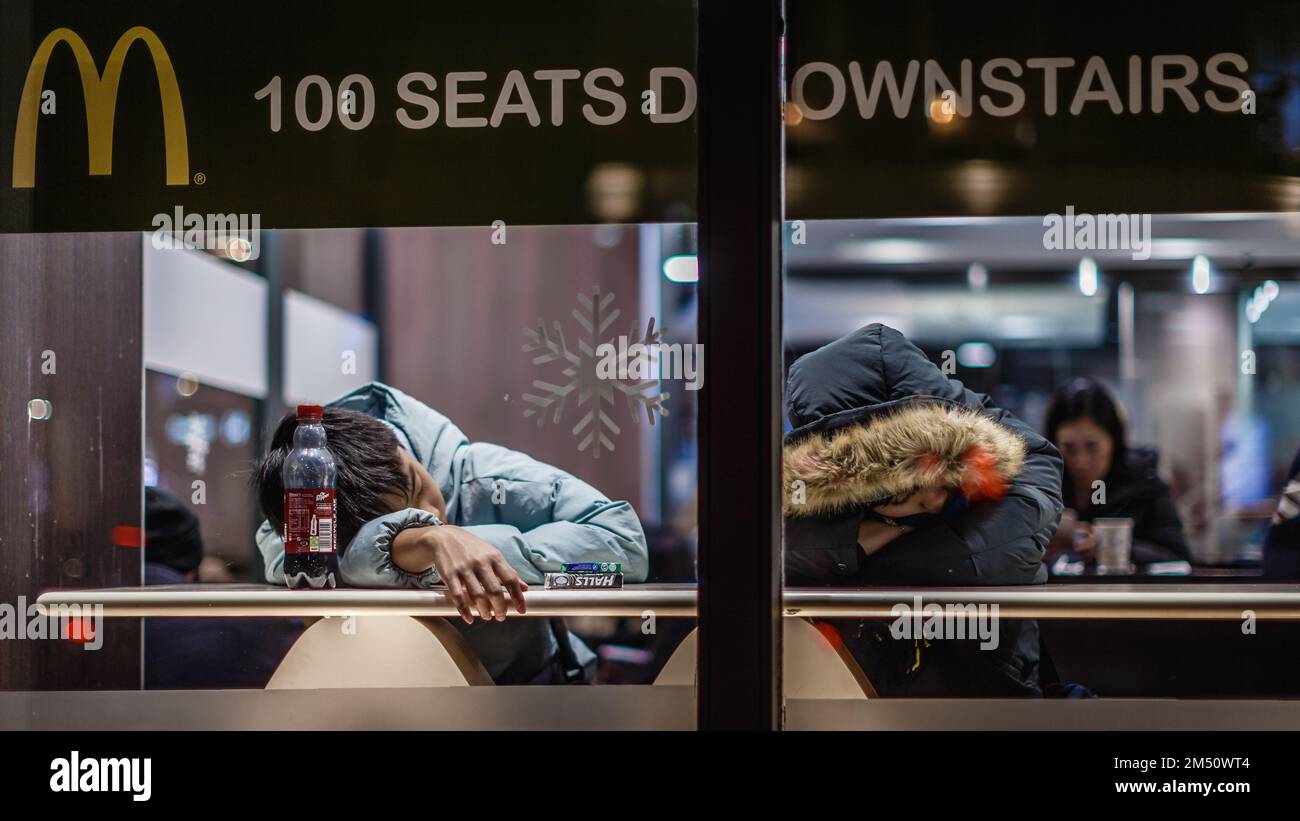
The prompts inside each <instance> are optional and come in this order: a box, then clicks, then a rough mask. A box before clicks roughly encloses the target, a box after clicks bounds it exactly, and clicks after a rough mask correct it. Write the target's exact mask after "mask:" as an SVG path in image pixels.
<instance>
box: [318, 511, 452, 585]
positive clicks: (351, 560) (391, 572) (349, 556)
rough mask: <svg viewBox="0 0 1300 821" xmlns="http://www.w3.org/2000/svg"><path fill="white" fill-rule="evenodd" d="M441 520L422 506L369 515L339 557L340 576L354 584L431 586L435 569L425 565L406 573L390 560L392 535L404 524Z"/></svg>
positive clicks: (436, 580)
mask: <svg viewBox="0 0 1300 821" xmlns="http://www.w3.org/2000/svg"><path fill="white" fill-rule="evenodd" d="M440 524H442V521H441V520H440V519H438V517H437V516H435V515H433V514H432V513H429V512H428V511H425V510H419V509H417V508H410V507H408V508H406V509H405V510H398V511H396V512H393V513H387V514H385V515H383V516H380V517H379V518H377V519H372V520H370V521H369V522H366V523H365V524H364V525H362V526H361V529H360V530H359V531H357V535H356V536H354V537H353V539H352V542H351V543H350V544H349V545H348V549H347V550H345V551H344V552H343V556H342V557H341V558H340V561H339V570H340V573H341V574H342V576H343V580H344V581H345V582H346V583H347V584H349V585H352V586H355V587H433V586H435V585H437V584H440V583H441V580H440V579H439V578H438V572H437V570H435V569H434V568H432V567H431V568H429V569H428V570H426V571H424V572H422V573H408V572H407V571H405V570H402V569H401V568H400V567H398V566H397V565H396V564H394V563H393V556H392V551H393V539H395V538H397V534H398V533H400V532H402V531H403V530H405V529H407V528H408V527H434V526H436V525H440Z"/></svg>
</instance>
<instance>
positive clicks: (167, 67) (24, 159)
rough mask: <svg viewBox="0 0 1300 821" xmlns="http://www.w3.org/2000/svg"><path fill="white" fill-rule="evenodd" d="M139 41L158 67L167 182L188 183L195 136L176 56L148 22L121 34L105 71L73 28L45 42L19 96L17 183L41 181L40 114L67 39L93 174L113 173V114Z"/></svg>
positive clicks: (27, 184)
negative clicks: (50, 70) (54, 56)
mask: <svg viewBox="0 0 1300 821" xmlns="http://www.w3.org/2000/svg"><path fill="white" fill-rule="evenodd" d="M137 41H142V42H144V44H145V45H146V46H147V47H148V48H149V53H150V55H151V56H152V57H153V65H154V72H155V73H156V74H157V75H158V93H159V95H160V96H161V98H162V110H163V141H164V144H165V146H166V152H167V184H168V185H188V184H189V181H190V149H189V139H188V137H187V136H186V133H185V111H184V109H183V108H182V106H181V92H180V86H178V85H177V83H176V72H175V71H174V70H173V69H172V60H171V57H170V56H168V54H167V50H166V49H165V48H163V45H162V42H161V41H160V40H159V39H158V35H156V34H154V33H153V32H152V31H150V30H149V29H147V28H145V27H144V26H135V27H134V28H131V29H128V30H127V31H126V33H125V34H123V35H122V36H121V37H119V38H118V40H117V43H116V45H114V46H113V50H112V52H110V53H109V55H108V62H107V63H105V64H104V73H103V75H100V73H99V69H97V68H96V67H95V58H94V57H92V56H91V54H90V49H89V48H87V47H86V43H85V41H84V40H82V39H81V37H79V36H78V35H77V33H76V32H74V31H73V30H72V29H67V28H57V29H55V30H54V31H52V32H50V33H49V35H47V36H46V38H45V39H44V40H43V41H41V45H40V47H39V48H37V49H36V54H35V55H34V56H33V57H32V62H31V65H30V66H29V67H28V69H27V80H26V82H24V83H23V94H22V97H21V98H20V99H19V101H18V127H17V129H16V131H15V133H14V171H13V176H14V183H13V187H14V188H33V187H35V185H36V124H37V120H38V119H39V117H40V101H41V84H42V83H43V82H44V80H45V69H46V66H48V65H49V62H50V54H51V52H53V51H54V49H55V47H56V46H58V45H59V43H66V44H67V45H68V48H70V49H71V50H72V54H73V56H74V57H75V58H76V60H77V71H78V72H79V73H80V74H81V90H82V94H83V95H84V97H85V100H86V131H87V134H86V142H87V145H88V147H89V151H90V173H91V175H92V176H105V175H110V174H112V173H113V119H114V115H115V114H116V113H117V88H118V85H119V83H120V82H121V79H122V63H123V61H125V59H126V53H127V52H128V51H130V49H131V46H133V45H135V43H136V42H137Z"/></svg>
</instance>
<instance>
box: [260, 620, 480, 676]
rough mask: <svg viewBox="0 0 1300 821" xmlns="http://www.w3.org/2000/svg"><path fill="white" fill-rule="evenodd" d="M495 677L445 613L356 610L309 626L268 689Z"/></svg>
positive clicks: (290, 650)
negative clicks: (374, 613)
mask: <svg viewBox="0 0 1300 821" xmlns="http://www.w3.org/2000/svg"><path fill="white" fill-rule="evenodd" d="M345 628H346V629H345ZM491 683H492V678H491V676H489V675H488V673H487V670H485V669H484V668H483V664H482V662H480V661H479V659H478V656H477V654H475V653H474V651H473V650H472V649H471V648H470V646H469V643H468V642H466V641H465V637H464V636H462V635H461V634H460V632H459V631H458V630H456V628H455V627H452V626H451V625H450V624H448V623H447V622H446V621H445V620H444V619H437V618H414V617H411V616H352V617H348V618H324V619H320V620H319V621H317V622H316V623H315V624H313V625H312V626H311V627H308V628H307V629H306V630H305V631H304V632H303V634H302V635H301V636H299V637H298V640H297V641H296V642H294V645H293V647H291V648H289V652H288V654H287V655H286V656H285V657H284V660H283V661H281V662H280V666H279V667H277V668H276V670H275V673H274V675H272V676H271V680H270V681H269V682H267V684H266V689H268V690H319V689H326V688H336V687H465V686H469V685H484V684H491Z"/></svg>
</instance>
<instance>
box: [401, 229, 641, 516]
mask: <svg viewBox="0 0 1300 821" xmlns="http://www.w3.org/2000/svg"><path fill="white" fill-rule="evenodd" d="M491 238H492V229H491V228H490V227H487V226H484V227H481V228H479V227H475V228H410V229H406V228H402V229H393V230H389V231H386V232H385V246H384V251H383V255H384V260H385V262H384V268H385V273H386V284H385V298H384V325H385V339H384V371H383V372H384V374H385V378H386V379H387V381H388V382H389V383H390V384H392V385H393V386H394V387H397V388H399V389H401V390H404V391H406V392H407V393H410V394H411V395H413V396H415V397H416V398H418V399H420V400H422V401H424V402H427V403H429V404H430V405H432V406H433V407H435V408H437V409H438V410H440V411H442V412H443V413H445V414H447V416H449V417H450V418H451V419H452V420H453V421H454V422H456V424H458V425H459V426H460V427H461V429H462V430H464V431H465V433H466V435H468V436H469V437H470V439H474V440H480V441H489V442H493V443H496V444H499V445H503V446H506V447H510V448H513V449H515V450H521V451H524V452H526V453H528V454H530V455H531V456H533V457H534V458H537V459H540V460H542V461H544V462H548V463H550V464H553V465H556V466H557V467H560V468H563V469H564V470H567V471H569V472H570V473H573V474H574V475H575V476H578V477H579V478H581V479H583V480H584V481H587V482H589V483H591V484H593V485H595V486H596V487H598V488H600V489H601V490H602V491H604V492H605V494H606V495H608V496H610V497H611V498H614V499H626V500H628V501H631V502H632V503H633V505H634V506H635V505H636V504H637V502H638V500H639V498H640V496H639V493H640V488H641V481H642V476H641V473H642V471H641V459H640V445H639V438H638V437H640V435H641V432H642V431H641V429H640V427H639V426H637V425H634V424H632V423H631V420H630V418H629V414H628V411H627V407H626V404H625V403H624V402H621V401H620V402H619V404H618V405H617V406H616V407H615V408H613V410H612V412H611V416H612V417H613V418H614V420H615V421H616V423H617V424H618V426H619V427H620V428H621V429H622V433H621V435H620V436H618V437H616V438H615V440H614V441H615V449H614V451H613V452H606V453H602V454H601V455H600V457H599V458H592V456H591V455H590V453H589V452H583V453H580V452H579V451H578V440H577V439H575V438H574V436H573V435H572V434H571V433H570V431H571V430H572V428H573V426H574V425H575V424H577V421H578V419H579V414H578V413H577V410H578V409H577V407H576V404H575V403H573V402H571V403H570V405H571V406H570V407H569V408H568V409H566V411H565V413H564V421H563V423H562V424H560V425H552V424H550V423H548V424H547V425H546V427H545V428H544V429H543V430H538V428H537V426H536V422H535V421H534V420H533V419H526V418H524V415H523V411H524V408H525V407H526V406H525V404H524V402H523V400H522V399H521V395H522V394H523V393H525V392H532V380H533V379H534V378H538V377H545V376H548V375H549V376H550V377H552V378H553V377H554V376H555V374H554V372H553V371H548V372H547V373H545V374H544V373H541V372H539V371H538V370H537V369H536V368H534V366H533V365H532V361H531V360H532V354H529V353H525V352H524V351H523V350H522V348H523V344H524V342H525V337H524V333H523V331H524V328H525V327H532V326H534V325H535V324H536V322H537V320H538V319H539V318H541V319H545V320H546V322H547V323H548V325H549V323H551V322H552V321H554V320H559V321H560V322H561V323H562V325H563V327H564V333H565V336H566V340H567V342H568V344H569V347H570V349H572V350H575V351H576V350H577V344H578V338H577V325H576V323H575V321H574V319H573V316H572V312H573V310H574V308H576V307H577V305H578V302H577V298H578V294H579V293H580V292H583V293H590V292H591V289H592V287H593V286H599V287H600V289H601V292H602V293H612V294H614V296H615V302H614V304H615V305H616V306H617V307H618V308H619V309H620V310H621V314H620V315H619V318H618V320H617V321H616V322H615V323H614V325H613V327H612V328H611V331H610V332H611V333H613V332H615V329H616V332H617V333H619V334H626V333H628V332H629V331H630V329H631V325H632V322H633V321H634V320H637V319H639V320H640V321H641V323H642V325H643V326H644V323H645V319H646V318H645V317H644V316H641V315H640V312H639V297H638V281H639V280H638V265H639V262H638V248H639V244H638V235H637V229H636V227H635V226H625V227H613V226H610V227H581V226H574V227H568V226H564V227H511V228H509V229H508V230H507V234H506V243H505V244H504V245H493V244H492V242H491ZM615 240H617V241H615ZM602 241H603V244H602ZM643 330H644V327H643ZM642 424H644V423H642Z"/></svg>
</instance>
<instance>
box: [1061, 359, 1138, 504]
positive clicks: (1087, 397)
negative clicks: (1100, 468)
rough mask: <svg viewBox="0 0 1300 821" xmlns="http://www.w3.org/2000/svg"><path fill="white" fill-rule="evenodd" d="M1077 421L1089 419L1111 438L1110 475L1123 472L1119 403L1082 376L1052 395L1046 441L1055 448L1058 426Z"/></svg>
mask: <svg viewBox="0 0 1300 821" xmlns="http://www.w3.org/2000/svg"><path fill="white" fill-rule="evenodd" d="M1078 419H1090V420H1092V421H1093V423H1095V424H1096V425H1097V427H1099V428H1101V429H1102V430H1104V431H1106V433H1107V434H1108V435H1109V436H1110V439H1111V458H1110V472H1111V473H1115V472H1116V471H1119V470H1123V469H1124V463H1125V460H1126V459H1127V458H1128V431H1127V430H1126V429H1125V426H1124V417H1123V415H1122V414H1121V413H1120V410H1119V404H1118V403H1117V402H1116V401H1115V398H1114V397H1113V396H1111V395H1110V391H1108V390H1106V388H1105V386H1104V385H1102V384H1101V383H1100V382H1098V381H1097V380H1095V379H1092V378H1090V377H1086V376H1084V377H1079V378H1078V379H1074V380H1071V381H1070V382H1069V383H1067V384H1065V385H1062V386H1061V388H1060V389H1059V390H1058V391H1057V392H1056V393H1055V394H1054V395H1053V396H1052V401H1051V403H1050V404H1049V405H1048V406H1047V425H1046V428H1047V429H1046V431H1045V432H1046V434H1047V439H1048V441H1049V442H1051V443H1052V444H1053V445H1055V444H1056V443H1057V442H1056V433H1057V431H1058V430H1060V428H1061V425H1064V424H1065V423H1067V422H1073V421H1075V420H1078ZM1067 481H1068V474H1067Z"/></svg>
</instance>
